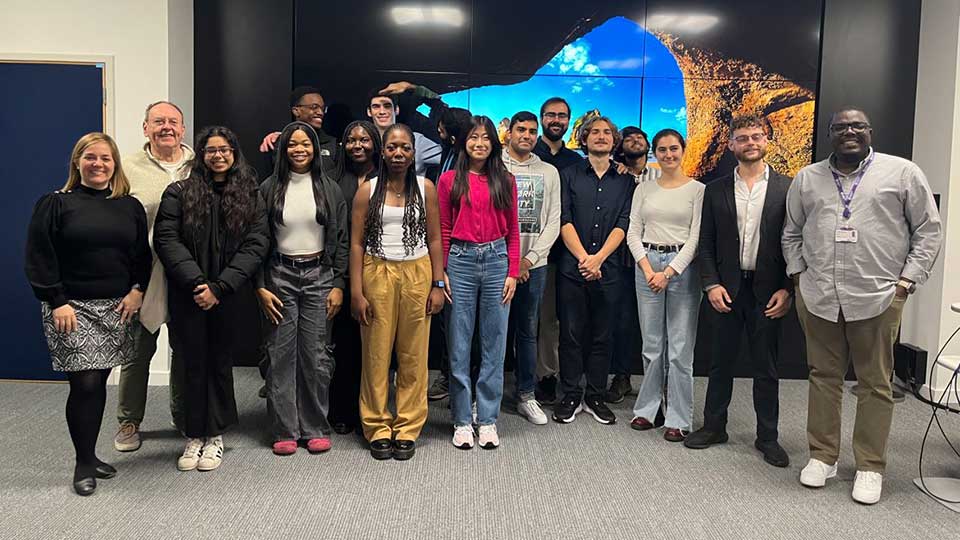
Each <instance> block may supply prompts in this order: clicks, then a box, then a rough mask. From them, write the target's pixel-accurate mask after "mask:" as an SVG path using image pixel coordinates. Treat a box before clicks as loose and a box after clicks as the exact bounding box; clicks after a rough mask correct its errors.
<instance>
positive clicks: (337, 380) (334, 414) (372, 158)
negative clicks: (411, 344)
mask: <svg viewBox="0 0 960 540" xmlns="http://www.w3.org/2000/svg"><path fill="white" fill-rule="evenodd" d="M341 152H342V154H343V156H341V159H340V161H341V162H342V163H343V164H344V168H343V172H342V173H341V174H340V178H339V179H338V180H337V184H339V186H340V191H341V192H342V193H343V198H344V200H345V202H346V204H347V210H348V211H350V209H351V208H353V199H354V197H355V196H356V194H357V190H358V189H359V188H360V186H362V185H363V184H364V182H366V181H367V180H369V179H371V178H375V177H376V176H377V173H378V171H379V169H380V167H379V165H380V160H381V159H382V158H381V155H380V153H381V144H380V133H379V132H377V128H375V127H374V126H373V124H372V123H370V122H368V121H366V120H357V121H355V122H351V123H350V124H349V125H347V128H346V129H345V130H343V145H342V146H341ZM351 222H352V219H347V238H350V234H351ZM349 274H350V273H349V272H347V274H346V275H345V276H344V277H345V278H347V279H346V281H345V283H344V288H343V292H344V299H343V304H344V305H345V306H349V305H350V302H351V299H350V279H349V277H350V276H349ZM333 342H334V344H335V345H336V347H334V349H333V356H334V358H335V360H336V365H337V367H336V370H334V373H333V380H332V381H331V382H330V423H331V424H333V430H334V431H335V432H337V433H341V434H345V433H350V432H351V431H354V430H355V429H356V428H357V427H358V426H359V425H360V371H361V364H362V361H361V353H362V351H361V347H360V325H359V323H357V320H356V319H354V318H353V317H352V316H351V313H350V310H349V309H341V310H340V311H339V312H337V316H336V317H334V319H333Z"/></svg>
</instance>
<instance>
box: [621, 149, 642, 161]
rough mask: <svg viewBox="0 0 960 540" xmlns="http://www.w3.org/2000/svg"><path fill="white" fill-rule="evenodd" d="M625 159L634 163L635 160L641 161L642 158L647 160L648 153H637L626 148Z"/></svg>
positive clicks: (624, 151) (624, 150)
mask: <svg viewBox="0 0 960 540" xmlns="http://www.w3.org/2000/svg"><path fill="white" fill-rule="evenodd" d="M623 157H624V159H629V160H630V161H633V160H635V159H640V158H645V157H647V153H646V152H636V151H633V150H627V149H626V148H624V149H623Z"/></svg>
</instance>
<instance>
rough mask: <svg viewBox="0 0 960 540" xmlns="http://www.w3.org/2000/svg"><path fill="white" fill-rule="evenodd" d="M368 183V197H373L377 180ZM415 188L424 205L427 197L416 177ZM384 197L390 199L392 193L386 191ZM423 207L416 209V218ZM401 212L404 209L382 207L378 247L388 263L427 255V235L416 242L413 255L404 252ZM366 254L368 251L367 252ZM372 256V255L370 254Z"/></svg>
mask: <svg viewBox="0 0 960 540" xmlns="http://www.w3.org/2000/svg"><path fill="white" fill-rule="evenodd" d="M369 182H370V197H371V198H372V197H373V193H374V192H375V191H376V189H377V178H371V179H370V180H369ZM417 187H418V188H420V198H421V200H423V201H424V204H426V201H427V197H426V195H425V194H424V191H423V177H422V176H418V177H417ZM387 191H388V193H386V195H385V196H386V197H392V196H393V193H392V192H390V190H389V189H388V190H387ZM423 208H424V207H423V206H421V207H420V208H417V212H418V214H417V217H418V218H419V217H420V216H419V213H420V212H423ZM403 212H404V207H402V206H388V205H386V204H384V205H383V209H382V211H381V214H380V222H381V224H382V225H383V227H382V229H381V231H382V232H381V233H380V246H381V247H382V248H383V258H384V259H386V260H388V261H413V260H416V259H419V258H421V257H425V256H426V255H427V253H428V251H427V235H426V234H424V235H423V237H422V238H420V239H419V241H418V242H417V247H416V248H414V250H413V253H411V254H409V255H407V252H406V250H405V249H404V247H403ZM367 253H368V254H371V253H370V250H369V249H368V250H367ZM371 255H372V254H371Z"/></svg>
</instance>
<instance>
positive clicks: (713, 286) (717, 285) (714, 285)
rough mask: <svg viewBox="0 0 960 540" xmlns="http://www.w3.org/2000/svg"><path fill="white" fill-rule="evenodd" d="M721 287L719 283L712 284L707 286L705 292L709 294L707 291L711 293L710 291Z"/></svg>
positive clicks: (704, 288)
mask: <svg viewBox="0 0 960 540" xmlns="http://www.w3.org/2000/svg"><path fill="white" fill-rule="evenodd" d="M719 286H720V284H719V283H711V284H710V285H705V286H704V287H703V292H707V291H709V290H710V289H716V288H717V287H719Z"/></svg>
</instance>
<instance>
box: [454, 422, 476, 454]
mask: <svg viewBox="0 0 960 540" xmlns="http://www.w3.org/2000/svg"><path fill="white" fill-rule="evenodd" d="M453 445H454V446H456V447H457V448H460V449H461V450H469V449H471V448H473V426H457V427H456V428H454V430H453Z"/></svg>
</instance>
